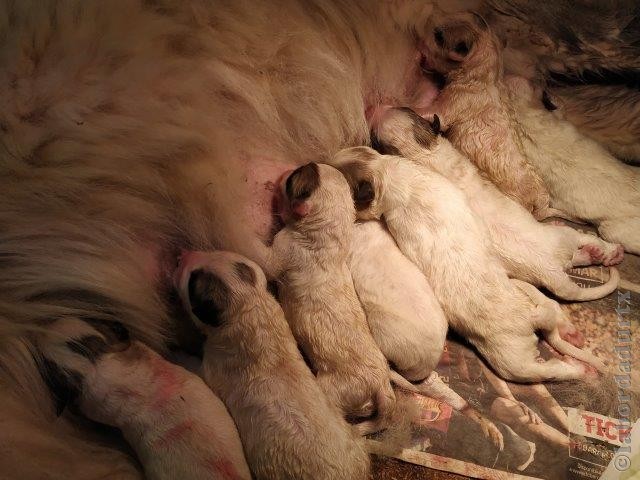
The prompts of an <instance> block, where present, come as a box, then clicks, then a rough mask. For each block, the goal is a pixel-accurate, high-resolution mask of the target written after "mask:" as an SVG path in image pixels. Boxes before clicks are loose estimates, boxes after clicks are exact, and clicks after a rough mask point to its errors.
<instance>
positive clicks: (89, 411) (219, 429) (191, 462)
mask: <svg viewBox="0 0 640 480" xmlns="http://www.w3.org/2000/svg"><path fill="white" fill-rule="evenodd" d="M118 330H119V328H118V327H116V328H115V329H114V328H113V325H107V324H100V325H93V326H92V325H89V324H88V323H86V322H83V321H80V320H77V319H62V320H58V321H57V322H55V323H54V324H53V325H52V326H51V327H50V328H49V329H48V331H47V332H46V334H44V335H41V336H40V339H39V347H40V350H41V351H42V352H43V354H44V356H45V362H55V366H53V367H50V368H52V369H54V371H57V369H63V370H64V371H65V372H66V373H65V376H66V378H67V379H68V382H67V383H68V386H69V388H71V389H72V390H73V392H72V396H73V401H74V403H75V404H76V405H77V406H78V407H79V409H80V411H81V412H82V413H84V414H85V415H86V416H87V417H89V418H91V419H92V420H95V421H99V422H102V423H106V424H108V425H111V426H114V427H117V428H119V429H121V430H122V433H123V434H124V436H125V438H126V439H127V441H128V442H129V443H130V444H131V446H132V447H133V448H134V450H135V451H136V453H137V454H138V457H139V459H140V461H141V462H142V464H143V467H144V470H145V474H146V476H147V478H150V479H174V478H180V479H185V480H189V479H224V480H230V479H233V480H241V479H250V478H251V475H250V473H249V469H248V467H247V464H246V462H245V459H244V454H243V451H242V445H241V443H240V438H239V436H238V433H237V432H236V429H235V425H234V423H233V420H232V419H231V417H230V416H229V414H228V413H227V410H226V408H225V407H224V405H223V404H222V402H221V401H220V400H219V399H218V398H217V397H216V396H215V395H214V394H213V392H211V390H210V389H209V387H207V386H206V384H205V383H204V382H203V381H202V379H200V377H197V376H195V375H194V374H192V373H190V372H188V371H187V370H185V369H183V368H181V367H179V366H177V365H173V364H171V363H169V362H167V361H166V360H164V359H163V358H162V357H161V356H160V355H158V354H157V353H155V352H153V351H152V350H151V349H149V348H148V347H146V346H144V345H143V344H142V343H140V342H129V341H128V340H127V339H126V338H123V337H121V336H119V332H118ZM52 376H53V377H55V376H56V375H55V374H53V375H52Z"/></svg>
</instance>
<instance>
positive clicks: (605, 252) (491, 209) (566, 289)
mask: <svg viewBox="0 0 640 480" xmlns="http://www.w3.org/2000/svg"><path fill="white" fill-rule="evenodd" d="M439 122H440V120H439V117H438V116H436V117H435V118H434V121H433V123H429V122H428V121H426V120H424V119H423V118H421V117H419V116H418V115H417V114H415V113H414V112H413V111H411V110H409V109H389V110H387V111H386V112H384V113H383V114H381V115H380V116H379V119H378V122H377V124H376V125H375V126H374V135H375V137H376V143H377V144H378V145H379V146H380V148H382V149H383V150H393V151H395V152H398V153H399V154H400V155H402V156H403V157H406V158H408V159H409V160H412V161H414V162H415V163H416V164H417V165H420V166H423V167H425V168H426V169H427V170H429V171H431V170H435V171H436V172H438V173H440V174H441V175H443V176H444V177H446V178H447V179H448V180H449V181H451V182H452V183H453V184H454V185H456V186H457V187H458V188H460V189H461V190H462V191H463V192H464V193H465V195H466V198H467V200H468V202H469V206H470V207H471V209H472V210H473V211H474V213H476V214H477V216H478V217H479V218H481V219H482V221H483V222H484V224H485V225H486V226H487V228H488V232H489V236H490V239H491V242H492V245H493V247H494V250H495V252H496V253H497V255H498V257H499V258H500V259H501V260H502V264H503V266H504V267H505V269H506V270H507V272H508V273H509V276H510V277H515V278H518V279H520V280H524V281H525V282H528V283H531V284H533V285H536V286H538V287H545V288H547V289H548V290H550V291H551V292H552V293H554V294H555V295H556V296H558V297H560V298H562V299H564V300H573V301H585V300H594V299H596V298H601V297H604V296H606V295H608V294H610V293H611V292H612V291H614V290H615V289H616V288H617V285H618V280H619V275H618V272H617V270H615V269H611V270H610V271H611V276H610V279H609V281H608V282H607V283H606V284H604V285H602V286H599V287H595V288H580V287H579V286H578V285H577V284H576V283H574V282H573V281H572V280H571V278H569V276H568V275H567V273H566V270H567V269H568V268H571V267H578V266H585V265H591V264H600V263H602V264H604V265H607V266H608V265H613V264H616V263H620V261H622V257H623V255H624V253H623V248H622V246H621V245H613V244H610V243H607V242H603V241H602V240H600V239H599V238H598V237H595V236H593V235H587V234H583V233H579V232H577V231H575V230H574V229H572V228H570V227H567V226H560V225H555V224H550V223H548V224H544V223H540V222H538V221H536V219H535V218H533V216H532V215H531V214H530V213H529V212H528V211H527V210H526V209H525V208H524V207H522V206H521V205H520V204H518V203H517V202H515V201H514V200H512V199H511V198H509V197H507V196H505V195H503V194H502V192H500V191H499V190H498V189H497V188H496V187H495V185H493V184H492V183H491V182H490V181H488V180H487V179H485V178H484V177H482V175H481V174H480V172H479V171H478V169H477V167H476V166H475V165H474V164H473V163H472V162H471V161H470V160H469V159H468V158H467V157H465V156H464V155H463V154H461V153H460V152H459V151H458V150H456V149H455V148H454V147H453V145H451V143H450V142H449V141H448V140H447V139H446V138H444V137H443V136H442V135H440V125H439Z"/></svg>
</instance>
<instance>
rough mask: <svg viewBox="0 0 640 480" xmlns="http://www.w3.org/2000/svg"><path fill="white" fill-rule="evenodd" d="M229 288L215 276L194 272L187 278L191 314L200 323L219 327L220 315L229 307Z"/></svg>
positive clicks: (200, 271)
mask: <svg viewBox="0 0 640 480" xmlns="http://www.w3.org/2000/svg"><path fill="white" fill-rule="evenodd" d="M230 295H231V292H230V290H229V287H227V285H226V284H225V283H224V282H223V281H222V280H221V279H220V278H219V277H217V276H216V275H215V274H213V273H212V272H208V271H206V270H202V269H199V270H194V271H193V272H191V276H190V277H189V304H190V305H191V312H192V313H193V314H194V315H195V316H196V317H197V318H198V320H200V321H201V322H202V323H204V324H206V325H209V326H212V327H217V326H220V325H221V321H222V319H221V316H222V313H223V312H224V311H225V310H226V309H227V307H228V306H229V300H230V299H229V296H230Z"/></svg>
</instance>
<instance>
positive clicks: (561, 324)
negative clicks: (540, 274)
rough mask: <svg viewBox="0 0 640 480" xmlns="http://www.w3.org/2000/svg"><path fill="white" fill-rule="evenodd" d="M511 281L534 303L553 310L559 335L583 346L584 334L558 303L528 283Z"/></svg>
mask: <svg viewBox="0 0 640 480" xmlns="http://www.w3.org/2000/svg"><path fill="white" fill-rule="evenodd" d="M511 281H512V282H514V283H515V284H516V286H517V287H518V288H519V289H520V290H522V291H523V292H524V293H525V295H527V296H528V297H529V298H530V299H531V301H532V302H533V303H534V304H535V305H541V306H544V308H549V309H552V310H553V311H554V312H555V321H556V325H557V327H558V331H559V332H560V336H561V337H562V338H563V339H564V340H566V341H567V342H569V343H571V344H572V345H575V346H576V347H578V348H580V347H582V346H584V342H585V339H584V336H583V335H582V333H580V331H579V330H578V329H577V328H576V327H575V325H574V324H573V323H571V321H570V320H569V318H568V316H567V314H566V313H565V312H564V311H563V310H562V308H561V307H560V304H559V303H558V302H555V301H553V300H551V299H550V298H547V297H546V296H545V295H544V294H543V293H542V292H541V291H540V290H538V289H537V288H536V287H534V286H533V285H531V284H530V283H527V282H523V281H521V280H516V279H512V280H511Z"/></svg>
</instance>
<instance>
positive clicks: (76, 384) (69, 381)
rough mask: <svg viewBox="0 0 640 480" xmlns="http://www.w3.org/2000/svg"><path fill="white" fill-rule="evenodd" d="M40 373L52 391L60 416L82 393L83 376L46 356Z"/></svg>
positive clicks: (57, 413)
mask: <svg viewBox="0 0 640 480" xmlns="http://www.w3.org/2000/svg"><path fill="white" fill-rule="evenodd" d="M40 375H42V379H43V380H44V383H45V384H46V385H47V387H48V388H49V391H50V392H51V395H52V397H53V402H54V408H55V411H56V415H58V416H59V415H60V414H61V413H62V412H63V411H64V409H65V407H66V406H67V405H69V404H73V403H75V400H76V398H78V396H79V395H80V392H81V390H82V377H81V376H80V375H78V374H77V373H75V372H70V371H67V370H62V369H61V368H60V367H59V366H58V365H56V364H55V363H54V362H52V361H50V360H47V359H46V358H45V359H43V360H42V361H41V362H40Z"/></svg>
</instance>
